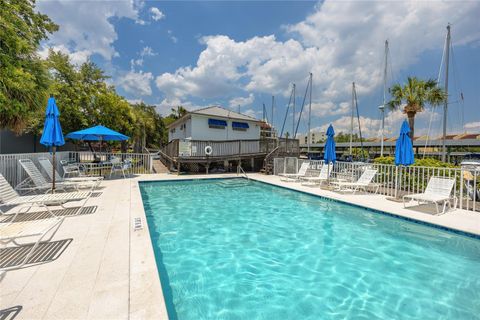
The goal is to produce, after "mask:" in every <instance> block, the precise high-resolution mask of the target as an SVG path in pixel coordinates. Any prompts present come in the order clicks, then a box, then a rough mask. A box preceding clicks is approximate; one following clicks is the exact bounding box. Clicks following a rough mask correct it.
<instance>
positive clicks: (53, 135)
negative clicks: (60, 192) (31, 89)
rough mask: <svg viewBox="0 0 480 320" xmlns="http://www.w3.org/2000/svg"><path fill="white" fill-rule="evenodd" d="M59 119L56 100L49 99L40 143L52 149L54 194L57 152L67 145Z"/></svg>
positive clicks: (53, 188) (51, 97)
mask: <svg viewBox="0 0 480 320" xmlns="http://www.w3.org/2000/svg"><path fill="white" fill-rule="evenodd" d="M59 117H60V112H59V111H58V108H57V104H56V102H55V98H54V97H53V96H50V98H49V99H48V104H47V111H46V112H45V124H44V126H43V133H42V137H41V138H40V143H41V144H43V145H44V146H47V147H50V148H51V150H52V163H53V166H52V169H53V172H52V177H53V180H52V192H54V191H55V176H56V175H55V167H56V161H55V151H56V149H57V147H58V146H63V145H64V144H65V140H64V139H63V133H62V126H61V125H60V120H59Z"/></svg>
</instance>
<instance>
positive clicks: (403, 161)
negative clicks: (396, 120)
mask: <svg viewBox="0 0 480 320" xmlns="http://www.w3.org/2000/svg"><path fill="white" fill-rule="evenodd" d="M409 133H410V126H409V125H408V122H407V120H404V121H403V123H402V128H401V129H400V136H399V137H398V139H397V143H396V144H395V165H397V166H409V165H411V164H413V163H414V162H415V159H414V157H413V146H412V140H411V139H410V136H409V135H408V134H409Z"/></svg>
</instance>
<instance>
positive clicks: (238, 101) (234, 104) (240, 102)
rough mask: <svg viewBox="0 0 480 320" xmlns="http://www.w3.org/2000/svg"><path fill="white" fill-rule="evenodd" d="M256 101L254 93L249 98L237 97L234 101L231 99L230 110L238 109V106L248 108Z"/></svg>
mask: <svg viewBox="0 0 480 320" xmlns="http://www.w3.org/2000/svg"><path fill="white" fill-rule="evenodd" d="M254 100H255V97H254V95H253V93H250V94H249V95H248V97H235V98H233V99H230V101H229V102H228V105H229V106H230V108H237V107H238V106H246V105H249V104H252V103H253V101H254Z"/></svg>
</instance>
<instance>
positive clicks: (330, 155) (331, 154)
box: [323, 125, 337, 180]
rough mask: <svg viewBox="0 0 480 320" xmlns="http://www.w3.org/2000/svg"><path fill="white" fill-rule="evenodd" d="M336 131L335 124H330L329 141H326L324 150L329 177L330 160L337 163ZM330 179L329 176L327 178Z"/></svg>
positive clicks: (328, 130)
mask: <svg viewBox="0 0 480 320" xmlns="http://www.w3.org/2000/svg"><path fill="white" fill-rule="evenodd" d="M334 136H335V131H334V130H333V126H332V125H329V126H328V129H327V141H325V147H324V152H323V160H325V163H326V164H327V166H328V167H327V177H330V162H331V163H335V160H337V155H336V153H335V140H334V138H333V137H334ZM327 180H329V178H327Z"/></svg>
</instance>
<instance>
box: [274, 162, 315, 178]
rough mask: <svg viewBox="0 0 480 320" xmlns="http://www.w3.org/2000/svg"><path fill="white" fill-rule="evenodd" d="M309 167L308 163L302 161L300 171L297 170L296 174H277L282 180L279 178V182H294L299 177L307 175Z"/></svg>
mask: <svg viewBox="0 0 480 320" xmlns="http://www.w3.org/2000/svg"><path fill="white" fill-rule="evenodd" d="M309 166H310V162H308V161H304V162H303V163H302V165H301V166H300V169H298V172H297V173H281V174H279V176H281V177H282V178H280V180H281V181H285V182H296V181H298V179H300V178H301V177H305V175H306V174H307V170H308V168H309Z"/></svg>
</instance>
